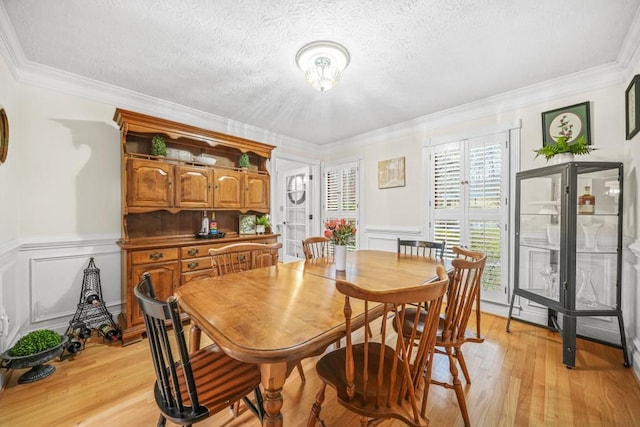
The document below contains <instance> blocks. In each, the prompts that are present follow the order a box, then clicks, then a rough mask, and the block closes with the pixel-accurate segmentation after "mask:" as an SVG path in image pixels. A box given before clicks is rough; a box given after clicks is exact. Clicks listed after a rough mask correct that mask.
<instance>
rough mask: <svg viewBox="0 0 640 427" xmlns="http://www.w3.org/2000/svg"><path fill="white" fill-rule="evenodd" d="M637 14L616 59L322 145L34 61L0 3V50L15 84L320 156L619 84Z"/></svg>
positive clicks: (635, 34)
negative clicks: (35, 87)
mask: <svg viewBox="0 0 640 427" xmlns="http://www.w3.org/2000/svg"><path fill="white" fill-rule="evenodd" d="M639 16H640V10H639V11H638V13H636V16H635V17H634V20H633V23H632V25H631V27H630V30H629V32H628V34H627V37H626V39H625V41H624V43H623V46H622V47H621V49H620V52H619V54H618V59H617V61H616V62H612V63H609V64H605V65H602V66H598V67H594V68H591V69H588V70H584V71H580V72H576V73H573V74H570V75H567V76H564V77H560V78H557V79H554V80H549V81H545V82H542V83H539V84H534V85H530V86H527V87H524V88H520V89H516V90H513V91H510V92H505V93H502V94H498V95H495V96H491V97H489V98H485V99H482V100H479V101H474V102H471V103H468V104H464V105H460V106H456V107H453V108H450V109H447V110H443V111H439V112H436V113H433V114H428V115H425V116H421V117H418V118H416V119H412V120H409V121H405V122H401V123H397V124H394V125H392V126H388V127H385V128H380V129H376V130H373V131H371V132H367V133H364V134H360V135H356V136H354V137H350V138H347V139H343V140H338V141H333V142H330V143H328V144H322V145H317V144H312V143H309V142H307V141H302V140H299V139H296V138H291V137H288V136H286V135H281V134H278V133H275V132H272V131H269V130H266V129H262V128H258V127H255V126H251V125H248V124H245V123H241V122H237V121H234V120H230V119H226V118H224V117H221V116H217V115H214V114H210V113H206V112H203V111H200V110H196V109H193V108H189V107H186V106H183V105H179V104H176V103H172V102H169V101H165V100H162V99H159V98H154V97H151V96H148V95H144V94H141V93H138V92H135V91H132V90H128V89H124V88H121V87H117V86H114V85H110V84H106V83H102V82H99V81H96V80H93V79H88V78H85V77H81V76H78V75H75V74H72V73H68V72H64V71H61V70H58V69H54V68H51V67H47V66H43V65H40V64H36V63H33V62H31V61H29V60H27V59H26V58H25V57H24V54H23V52H22V49H21V48H20V45H19V43H18V40H17V37H16V35H15V32H14V31H13V26H12V24H11V22H10V20H9V17H8V15H7V13H6V10H5V8H4V6H3V5H2V4H0V55H2V57H4V58H6V60H7V66H8V68H9V69H10V72H11V73H12V75H13V76H14V77H15V79H16V81H18V82H19V83H24V84H30V85H33V86H37V87H43V88H46V89H52V90H57V91H60V92H63V93H68V94H72V95H74V96H78V97H81V98H85V99H90V100H93V101H98V102H102V103H106V104H110V105H114V106H118V107H121V108H125V109H129V110H134V111H138V112H141V113H144V114H149V115H154V116H157V117H161V118H165V119H169V120H174V121H180V122H184V123H188V124H190V125H193V126H198V127H203V128H206V129H211V130H215V131H219V132H224V133H228V134H230V135H234V136H239V137H242V138H247V139H251V140H257V141H261V142H265V143H267V144H271V145H274V146H276V147H279V148H281V149H283V151H286V152H294V151H299V152H302V153H308V154H312V155H315V156H322V155H323V153H326V152H327V151H329V150H333V149H335V148H338V147H341V148H344V147H345V146H346V147H353V148H357V147H362V146H365V145H370V144H372V143H378V142H384V141H389V139H391V138H401V137H403V136H408V135H411V136H412V138H415V135H416V133H418V134H420V133H423V134H424V135H425V138H426V136H427V135H428V132H429V130H430V129H434V128H438V127H443V126H449V125H453V124H456V123H459V122H461V121H470V120H475V119H480V118H483V117H487V116H492V115H496V114H499V113H501V112H504V111H509V110H514V109H517V108H522V107H526V106H528V105H532V104H536V103H542V102H546V101H549V100H553V99H556V98H560V97H565V96H568V95H573V94H577V93H581V92H586V91H589V90H595V89H599V88H602V87H606V86H610V85H614V84H619V83H621V82H623V81H624V80H626V79H627V78H628V77H627V74H628V73H630V71H627V72H625V68H626V66H627V65H628V64H629V63H630V62H631V61H632V59H633V58H634V57H635V56H637V55H638V54H639V53H638V44H637V40H638V38H640V18H639Z"/></svg>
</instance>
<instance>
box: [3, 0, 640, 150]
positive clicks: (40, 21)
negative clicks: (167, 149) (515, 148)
mask: <svg viewBox="0 0 640 427" xmlns="http://www.w3.org/2000/svg"><path fill="white" fill-rule="evenodd" d="M0 2H1V3H2V5H3V6H4V8H5V10H6V13H7V15H8V17H9V19H10V21H11V25H12V27H13V28H12V29H10V31H11V30H12V31H13V32H14V33H15V35H16V37H17V40H18V42H19V45H20V46H19V48H20V49H21V51H22V53H23V54H24V56H25V58H26V59H27V60H28V61H31V62H33V63H36V64H42V65H46V66H48V67H53V68H57V69H60V70H63V71H66V72H69V73H73V74H77V75H80V76H83V77H87V78H90V79H95V80H98V81H101V82H105V83H108V84H111V85H116V86H119V87H122V88H126V89H129V90H133V91H136V92H139V93H142V94H145V95H149V96H153V97H156V98H160V99H164V100H168V101H172V102H174V103H177V104H181V105H184V106H188V107H192V108H195V109H197V110H201V111H204V112H207V113H211V114H215V115H218V116H222V117H225V118H228V119H231V120H235V121H237V122H241V123H245V124H249V125H252V126H256V127H258V128H262V129H266V130H269V131H273V132H277V133H279V134H282V135H285V136H288V137H292V138H296V139H300V140H303V141H308V142H311V143H316V144H323V143H328V142H333V141H336V140H341V139H345V138H348V137H351V136H354V135H358V134H361V133H364V132H367V131H370V130H374V129H378V128H382V127H386V126H389V125H393V124H396V123H399V122H403V121H406V120H410V119H413V118H416V117H420V116H423V115H426V114H429V113H433V112H437V111H441V110H444V109H447V108H450V107H454V106H457V105H461V104H465V103H468V102H472V101H477V100H480V99H483V98H486V97H488V96H492V95H497V94H500V93H503V92H507V91H510V90H513V89H517V88H521V87H524V86H528V85H531V84H535V83H539V82H542V81H546V80H549V79H553V78H556V77H560V76H564V75H567V74H571V73H573V72H576V71H580V70H585V69H588V68H591V67H595V66H598V65H602V64H607V63H611V62H614V61H615V60H616V58H617V55H618V52H619V50H620V47H621V46H622V43H623V41H624V39H625V36H626V35H627V32H628V30H629V27H630V25H631V23H632V21H633V19H634V16H635V14H636V11H637V9H638V4H639V2H640V0H615V1H604V0H561V1H558V0H422V1H420V0H415V1H401V0H380V1H378V0H370V1H365V0H361V1H356V0H344V1H302V0H297V1H293V0H278V1H275V0H274V1H265V0H253V1H250V0H241V1H238V0H216V1H212V0H199V1H198V0H182V1H180V0H135V1H131V0H102V1H97V0H93V1H87V0H47V1H42V0H0ZM6 30H7V29H5V31H6ZM321 39H327V40H334V41H337V42H339V43H341V44H343V45H344V46H346V47H347V49H349V51H350V53H351V64H350V65H349V67H348V68H347V70H346V71H345V72H344V74H343V78H342V80H341V82H340V83H339V84H338V86H337V87H336V88H334V89H333V90H331V91H329V92H325V93H321V92H317V91H315V90H313V89H312V88H311V87H310V86H309V85H308V84H307V83H306V82H305V80H304V76H303V74H302V73H301V72H300V70H299V69H298V68H297V67H296V65H295V61H294V58H295V54H296V52H297V50H298V49H299V48H300V47H302V46H303V45H304V44H306V43H308V42H310V41H314V40H321Z"/></svg>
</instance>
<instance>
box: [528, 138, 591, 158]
mask: <svg viewBox="0 0 640 427" xmlns="http://www.w3.org/2000/svg"><path fill="white" fill-rule="evenodd" d="M594 150H596V148H594V147H592V146H590V145H587V143H586V140H585V138H584V135H582V136H581V137H580V138H578V139H577V140H576V141H575V142H572V143H568V142H567V137H566V136H558V137H557V138H556V143H555V144H549V145H545V146H544V147H542V148H539V149H537V150H534V151H535V153H536V158H538V156H544V157H545V158H546V159H547V160H549V159H550V158H552V157H553V156H555V155H556V154H561V153H571V154H575V155H583V154H589V153H591V152H592V151H594Z"/></svg>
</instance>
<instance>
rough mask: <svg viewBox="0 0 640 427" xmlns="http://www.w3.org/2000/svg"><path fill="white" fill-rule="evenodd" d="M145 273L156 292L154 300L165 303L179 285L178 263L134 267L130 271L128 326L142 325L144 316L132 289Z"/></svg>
mask: <svg viewBox="0 0 640 427" xmlns="http://www.w3.org/2000/svg"><path fill="white" fill-rule="evenodd" d="M145 272H149V274H151V282H152V283H153V289H154V291H155V292H156V298H158V299H159V300H161V301H166V300H167V298H169V297H170V296H171V295H173V292H174V289H175V288H176V287H177V286H178V284H179V283H180V264H179V263H178V261H170V262H160V263H155V264H147V265H144V264H142V265H135V266H133V268H132V269H131V283H133V284H134V285H133V286H131V295H130V296H129V322H130V326H137V325H144V316H143V314H142V310H140V307H139V306H138V302H137V300H136V297H135V295H134V294H133V288H135V285H136V284H137V283H138V282H139V281H140V279H141V278H142V275H143V274H144V273H145Z"/></svg>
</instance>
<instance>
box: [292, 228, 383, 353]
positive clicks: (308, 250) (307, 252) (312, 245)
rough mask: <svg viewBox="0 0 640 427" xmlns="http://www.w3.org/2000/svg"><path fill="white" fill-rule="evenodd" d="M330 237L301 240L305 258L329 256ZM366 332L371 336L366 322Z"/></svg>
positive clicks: (336, 346) (338, 345)
mask: <svg viewBox="0 0 640 427" xmlns="http://www.w3.org/2000/svg"><path fill="white" fill-rule="evenodd" d="M330 242H331V239H330V238H328V237H324V236H314V237H307V238H306V239H304V240H303V241H302V251H303V252H304V257H305V259H307V260H311V259H320V258H328V257H329V243H330ZM367 333H368V334H369V336H373V333H372V332H371V326H370V325H369V324H367ZM340 345H341V344H340V340H338V341H336V343H335V348H339V347H340Z"/></svg>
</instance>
